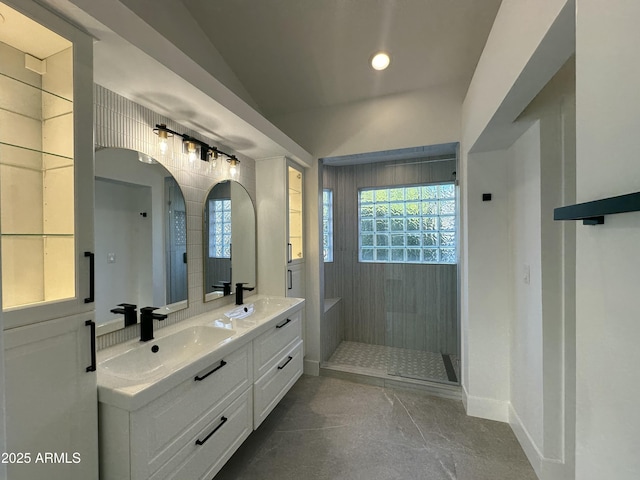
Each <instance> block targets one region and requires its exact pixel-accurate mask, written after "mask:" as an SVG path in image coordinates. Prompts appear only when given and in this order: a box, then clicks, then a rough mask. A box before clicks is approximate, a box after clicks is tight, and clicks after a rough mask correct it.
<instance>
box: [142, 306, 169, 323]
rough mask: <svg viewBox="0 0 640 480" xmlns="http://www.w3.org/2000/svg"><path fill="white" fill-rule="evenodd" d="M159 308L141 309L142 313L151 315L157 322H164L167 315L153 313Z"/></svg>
mask: <svg viewBox="0 0 640 480" xmlns="http://www.w3.org/2000/svg"><path fill="white" fill-rule="evenodd" d="M158 308H159V307H142V308H141V309H140V313H141V314H144V315H149V316H150V317H151V318H153V319H155V320H164V319H165V318H167V316H166V315H164V314H162V313H153V311H154V310H158Z"/></svg>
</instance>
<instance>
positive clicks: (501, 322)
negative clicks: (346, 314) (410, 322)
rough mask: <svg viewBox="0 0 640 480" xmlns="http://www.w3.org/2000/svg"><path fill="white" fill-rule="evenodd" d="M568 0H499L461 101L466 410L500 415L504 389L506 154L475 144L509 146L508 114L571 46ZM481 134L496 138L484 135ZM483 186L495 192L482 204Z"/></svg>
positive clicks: (558, 64)
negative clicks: (467, 88)
mask: <svg viewBox="0 0 640 480" xmlns="http://www.w3.org/2000/svg"><path fill="white" fill-rule="evenodd" d="M571 6H572V1H571V0H569V1H566V0H553V1H549V2H536V1H534V0H504V1H503V2H502V5H501V7H500V10H499V12H498V16H497V18H496V21H495V22H494V25H493V28H492V30H491V33H490V34H489V38H488V40H487V44H486V46H485V49H484V51H483V53H482V56H481V58H480V61H479V63H478V66H477V68H476V71H475V73H474V76H473V79H472V81H471V85H470V87H469V90H468V92H467V95H466V97H465V100H464V104H463V107H462V139H463V140H462V145H461V168H460V170H461V172H462V187H461V188H462V195H461V196H462V211H461V218H462V224H463V231H462V252H461V277H462V291H463V295H462V301H461V303H462V305H461V313H462V319H461V322H462V325H463V328H462V335H463V338H462V345H463V353H464V354H465V355H466V357H467V359H466V362H464V361H463V385H464V387H465V394H466V397H467V409H468V410H467V411H468V413H470V414H474V415H478V416H487V417H488V418H494V419H501V420H503V421H506V420H507V417H508V415H507V414H508V400H509V389H510V385H509V373H508V372H509V369H510V357H509V337H508V333H507V332H508V329H509V320H508V317H509V314H510V312H509V306H508V302H507V300H506V296H505V295H504V293H503V294H502V295H499V294H498V293H497V292H496V290H498V289H500V290H502V292H506V291H508V288H509V284H508V281H507V278H508V263H507V258H506V257H507V256H506V255H505V252H506V251H508V239H507V234H506V232H507V230H506V210H504V211H500V209H506V192H507V190H506V176H505V175H506V173H505V171H506V165H507V163H506V162H507V160H506V158H503V157H506V151H505V150H503V149H499V150H498V151H489V152H485V153H476V152H483V151H484V150H483V149H482V148H481V146H482V147H486V146H487V145H490V144H492V143H495V144H497V145H503V146H502V147H501V148H505V146H506V147H508V146H509V145H511V144H512V143H513V141H514V140H516V139H517V138H518V137H519V136H520V135H521V134H522V132H523V131H525V130H526V128H527V126H526V124H525V125H524V126H520V128H516V129H514V130H512V129H511V126H512V124H513V121H514V120H516V118H517V116H518V115H519V114H520V113H521V112H522V110H523V109H524V108H525V107H526V106H527V105H528V104H529V103H530V101H531V100H532V99H533V98H534V97H535V96H536V95H537V94H538V92H539V91H540V89H541V88H542V87H543V86H544V85H545V84H546V83H547V82H548V80H549V79H550V78H551V77H552V76H553V75H554V74H555V72H556V71H557V70H558V69H559V68H560V67H561V66H562V64H564V63H565V61H566V59H567V58H568V57H569V56H570V53H571V50H572V48H573V43H572V37H571V35H570V33H571V28H570V25H569V28H568V29H569V35H567V34H566V32H565V30H567V28H565V23H566V22H568V21H569V23H570V20H571V19H572V18H573V13H572V10H571ZM567 52H568V53H567ZM514 92H515V93H514ZM497 117H500V119H501V123H500V122H498V123H496V122H495V119H496V118H497ZM505 125H506V126H505ZM487 135H488V136H489V137H492V138H495V139H498V140H499V141H496V142H489V141H485V140H484V139H485V138H486V137H487ZM514 135H515V136H514ZM480 140H482V142H480ZM481 143H482V145H480V144H481ZM470 152H473V153H470ZM487 168H488V170H485V169H487ZM492 172H493V173H495V175H496V176H495V177H490V176H489V175H490V174H491V173H492ZM492 190H493V192H492ZM483 191H485V192H491V193H494V192H498V194H495V193H494V199H495V200H494V201H492V202H489V203H486V204H485V205H482V204H481V203H478V202H480V199H479V197H478V195H481V194H482V193H483ZM503 195H504V198H503V197H502V196H503ZM494 202H495V203H494ZM500 202H503V203H500ZM489 205H491V207H489ZM503 215H504V217H502V216H503ZM502 222H504V225H503V223H502ZM503 235H504V236H503ZM489 300H491V301H489Z"/></svg>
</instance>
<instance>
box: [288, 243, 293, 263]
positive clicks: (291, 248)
mask: <svg viewBox="0 0 640 480" xmlns="http://www.w3.org/2000/svg"><path fill="white" fill-rule="evenodd" d="M291 262H293V245H292V244H290V243H287V263H291Z"/></svg>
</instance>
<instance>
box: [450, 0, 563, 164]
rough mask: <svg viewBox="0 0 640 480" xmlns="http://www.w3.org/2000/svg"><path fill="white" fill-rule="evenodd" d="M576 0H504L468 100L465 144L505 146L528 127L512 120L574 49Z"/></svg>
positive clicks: (469, 147)
mask: <svg viewBox="0 0 640 480" xmlns="http://www.w3.org/2000/svg"><path fill="white" fill-rule="evenodd" d="M573 4H574V0H545V1H544V2H540V1H538V0H503V2H502V4H501V5H500V9H499V10H498V14H497V16H496V19H495V21H494V24H493V27H492V29H491V32H490V34H489V37H488V38H487V43H486V44H485V48H484V50H483V52H482V55H481V56H480V60H479V61H478V65H477V67H476V70H475V72H474V75H473V78H472V80H471V84H470V85H469V89H468V91H467V95H466V97H465V100H464V104H463V106H462V119H463V120H462V125H463V126H462V144H463V146H464V148H465V149H467V150H471V151H486V150H492V149H500V148H505V147H508V146H509V145H510V144H511V143H512V142H513V141H514V140H515V139H516V138H518V136H519V135H520V134H521V133H522V131H520V130H518V129H516V130H515V131H514V132H510V130H511V129H512V128H513V123H512V122H513V121H514V120H515V119H516V117H517V116H518V115H519V114H520V112H522V110H523V109H524V108H525V107H526V106H527V105H528V104H529V102H531V100H532V99H533V98H534V97H535V96H536V94H537V93H538V92H539V91H540V90H541V89H542V87H543V86H544V85H545V84H546V83H547V82H548V81H549V80H550V79H551V77H552V76H553V75H554V74H555V72H556V71H557V70H558V68H560V66H562V65H563V64H564V63H565V62H566V60H567V59H568V58H569V57H570V56H571V54H572V53H573V51H574V48H575V46H574V42H573V28H572V26H573V24H574V22H573V18H574V9H573ZM489 125H491V127H492V128H489V129H488V128H487V127H488V126H489ZM513 135H515V136H513ZM479 141H480V143H482V144H483V145H482V147H480V146H479V145H478V146H476V143H477V142H479ZM479 147H480V148H479ZM474 148H475V150H474Z"/></svg>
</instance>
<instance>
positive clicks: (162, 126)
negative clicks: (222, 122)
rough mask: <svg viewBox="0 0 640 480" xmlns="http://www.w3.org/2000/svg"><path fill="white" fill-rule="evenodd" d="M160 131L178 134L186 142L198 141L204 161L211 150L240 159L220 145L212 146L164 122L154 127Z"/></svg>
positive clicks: (214, 153) (217, 153)
mask: <svg viewBox="0 0 640 480" xmlns="http://www.w3.org/2000/svg"><path fill="white" fill-rule="evenodd" d="M159 131H163V132H166V133H170V134H172V135H176V136H178V137H181V138H182V140H183V141H185V142H193V143H196V144H198V145H200V160H202V161H205V162H206V161H207V155H208V154H209V152H211V154H212V155H215V156H217V155H224V156H225V157H227V158H230V159H233V160H236V161H238V158H237V157H236V156H235V155H232V154H230V153H227V152H223V151H222V150H220V149H219V148H218V147H214V146H211V145H209V144H207V143H205V142H203V141H202V140H198V139H197V138H194V137H192V136H190V135H187V134H184V133H179V132H176V131H175V130H171V129H170V128H168V127H167V126H166V125H165V124H164V123H160V124H156V128H154V132H156V133H157V132H159Z"/></svg>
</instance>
